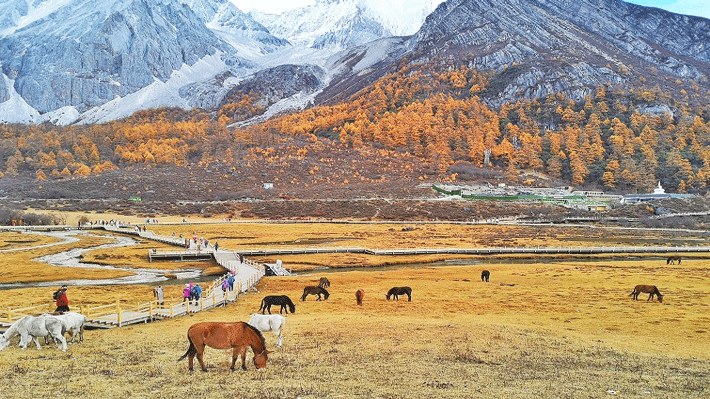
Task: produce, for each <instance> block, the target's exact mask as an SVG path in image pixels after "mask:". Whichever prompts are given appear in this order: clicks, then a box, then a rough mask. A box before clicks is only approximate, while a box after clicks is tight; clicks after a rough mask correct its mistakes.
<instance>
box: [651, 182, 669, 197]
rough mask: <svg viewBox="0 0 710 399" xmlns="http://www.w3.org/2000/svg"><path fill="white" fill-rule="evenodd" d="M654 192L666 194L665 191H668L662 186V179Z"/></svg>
mask: <svg viewBox="0 0 710 399" xmlns="http://www.w3.org/2000/svg"><path fill="white" fill-rule="evenodd" d="M653 193H654V194H665V193H666V190H664V189H663V187H661V181H660V180H659V181H658V187H656V188H654V189H653Z"/></svg>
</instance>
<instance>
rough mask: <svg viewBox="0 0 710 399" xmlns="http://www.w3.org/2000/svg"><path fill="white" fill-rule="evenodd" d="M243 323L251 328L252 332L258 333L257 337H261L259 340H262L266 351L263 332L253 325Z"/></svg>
mask: <svg viewBox="0 0 710 399" xmlns="http://www.w3.org/2000/svg"><path fill="white" fill-rule="evenodd" d="M242 323H243V324H244V325H245V326H247V327H249V328H250V329H251V330H252V331H254V332H255V333H256V335H258V336H259V339H260V340H261V346H263V347H264V349H266V338H264V334H262V333H261V331H259V329H258V328H256V327H254V326H252V325H251V324H249V323H244V322H242Z"/></svg>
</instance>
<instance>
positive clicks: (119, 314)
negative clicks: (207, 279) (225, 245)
mask: <svg viewBox="0 0 710 399" xmlns="http://www.w3.org/2000/svg"><path fill="white" fill-rule="evenodd" d="M24 227H26V226H24ZM92 228H98V229H104V230H107V231H111V232H114V233H120V234H131V235H136V236H139V237H141V238H144V239H148V240H153V241H158V242H163V243H166V244H170V245H175V246H180V247H184V246H185V241H184V239H179V238H174V237H164V236H159V235H157V234H155V233H153V232H152V231H143V230H140V231H139V229H138V228H137V227H132V226H116V225H100V226H93V227H92ZM166 253H167V252H166ZM176 253H177V254H180V255H178V256H183V257H202V258H205V259H209V258H214V259H215V261H216V262H217V263H218V264H219V265H220V266H222V267H223V268H224V269H225V270H226V271H227V273H226V274H225V275H223V276H221V277H219V278H218V279H216V280H215V281H214V282H212V283H211V284H210V285H209V286H207V287H205V288H204V290H203V294H202V295H203V296H202V298H200V300H199V301H197V302H192V303H190V302H185V301H183V302H170V301H164V302H163V304H162V305H159V304H158V303H157V302H156V301H151V302H148V303H144V304H141V305H138V306H132V307H126V306H125V305H122V304H121V303H115V304H109V305H103V306H98V307H92V308H87V307H84V308H81V307H80V308H78V309H75V310H76V311H79V312H80V313H82V314H84V315H85V316H86V318H87V326H88V327H90V328H113V327H121V326H126V325H130V324H137V323H147V322H150V321H156V320H161V319H166V318H171V317H177V316H183V315H186V314H189V313H194V312H199V311H202V310H207V309H212V308H214V307H217V306H223V305H225V304H227V303H229V302H232V301H235V300H237V298H238V297H239V294H241V293H242V292H245V291H246V290H248V289H249V288H251V287H253V286H254V285H256V283H257V282H258V281H259V280H260V279H261V277H263V276H264V275H265V266H264V265H261V264H258V263H256V262H253V261H250V260H248V259H244V258H243V257H242V259H243V261H242V260H240V257H239V254H237V253H236V252H234V251H228V250H223V249H220V250H218V251H215V250H214V249H212V248H210V249H203V250H190V249H186V250H183V251H174V252H170V254H172V256H175V254H176ZM151 255H153V256H151ZM149 256H150V257H151V259H158V258H159V257H160V254H159V253H158V252H157V251H155V252H153V253H152V254H149ZM230 275H232V276H234V284H233V290H227V291H226V292H224V291H222V282H223V281H224V280H225V279H227V278H228V277H229V276H230ZM52 305H53V304H51V303H50V304H45V305H39V306H33V307H28V308H22V309H10V308H7V309H0V326H2V327H8V326H10V325H11V324H12V323H13V322H15V321H17V320H18V319H20V318H21V317H23V316H25V315H27V314H34V313H42V312H47V311H50V312H51V311H53V310H54V307H53V306H52Z"/></svg>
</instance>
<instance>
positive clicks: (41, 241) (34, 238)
mask: <svg viewBox="0 0 710 399" xmlns="http://www.w3.org/2000/svg"><path fill="white" fill-rule="evenodd" d="M60 241H62V240H61V239H59V238H57V237H51V236H45V235H37V234H32V235H30V234H25V233H22V232H19V231H9V232H4V233H2V234H0V250H13V251H14V250H21V249H23V248H29V247H35V246H39V245H48V244H53V243H56V242H60Z"/></svg>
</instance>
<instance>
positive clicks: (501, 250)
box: [241, 246, 710, 256]
mask: <svg viewBox="0 0 710 399" xmlns="http://www.w3.org/2000/svg"><path fill="white" fill-rule="evenodd" d="M241 253H242V254H243V255H244V256H273V255H306V254H328V253H356V254H366V255H376V256H387V255H430V254H462V255H506V254H510V255H515V254H536V255H559V254H615V253H618V254H621V253H654V254H667V253H710V247H707V246H692V247H691V246H684V247H664V246H647V247H627V246H620V247H476V248H405V249H368V248H357V247H353V248H348V247H337V248H322V247H321V248H290V249H267V250H243V251H241Z"/></svg>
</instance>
